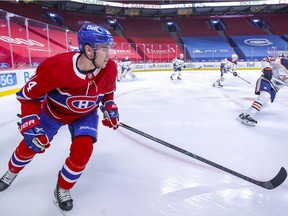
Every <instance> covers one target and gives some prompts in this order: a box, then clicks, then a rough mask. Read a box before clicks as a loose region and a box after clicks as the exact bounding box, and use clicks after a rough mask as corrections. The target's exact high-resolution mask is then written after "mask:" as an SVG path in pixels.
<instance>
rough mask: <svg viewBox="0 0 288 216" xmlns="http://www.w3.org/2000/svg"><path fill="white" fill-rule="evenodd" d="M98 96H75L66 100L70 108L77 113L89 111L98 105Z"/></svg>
mask: <svg viewBox="0 0 288 216" xmlns="http://www.w3.org/2000/svg"><path fill="white" fill-rule="evenodd" d="M97 99H98V96H94V97H93V96H74V97H69V98H67V100H66V104H67V106H68V108H69V109H70V110H72V111H73V112H76V113H87V112H89V111H91V110H93V109H95V107H96V106H97V103H96V101H97Z"/></svg>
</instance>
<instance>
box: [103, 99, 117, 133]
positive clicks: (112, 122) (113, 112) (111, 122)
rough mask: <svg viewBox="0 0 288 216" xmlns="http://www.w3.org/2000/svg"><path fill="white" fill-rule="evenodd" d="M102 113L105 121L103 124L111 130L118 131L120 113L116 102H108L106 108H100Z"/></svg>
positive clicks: (105, 104)
mask: <svg viewBox="0 0 288 216" xmlns="http://www.w3.org/2000/svg"><path fill="white" fill-rule="evenodd" d="M100 109H101V111H102V112H103V114H104V119H103V120H102V124H103V125H104V126H107V127H109V128H113V129H114V130H116V129H117V128H118V127H119V124H120V122H119V113H118V107H117V105H116V104H115V103H114V101H112V100H110V101H106V102H105V103H104V106H100Z"/></svg>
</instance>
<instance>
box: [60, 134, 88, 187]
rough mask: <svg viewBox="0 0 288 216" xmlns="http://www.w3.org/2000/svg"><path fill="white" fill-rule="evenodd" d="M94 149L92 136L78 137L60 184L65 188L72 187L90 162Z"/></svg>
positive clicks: (63, 169)
mask: <svg viewBox="0 0 288 216" xmlns="http://www.w3.org/2000/svg"><path fill="white" fill-rule="evenodd" d="M92 151H93V140H92V138H91V137H90V136H79V137H76V138H75V139H74V140H73V142H72V144H71V148H70V156H69V157H68V158H67V159H66V161H65V164H64V165H63V167H62V169H61V172H60V175H59V178H58V184H59V186H60V187H61V188H63V189H66V190H68V189H71V188H72V187H73V186H74V184H75V183H76V182H77V180H78V179H79V178H80V176H81V174H82V172H83V171H84V169H85V166H86V164H87V163H88V161H89V159H90V156H91V154H92Z"/></svg>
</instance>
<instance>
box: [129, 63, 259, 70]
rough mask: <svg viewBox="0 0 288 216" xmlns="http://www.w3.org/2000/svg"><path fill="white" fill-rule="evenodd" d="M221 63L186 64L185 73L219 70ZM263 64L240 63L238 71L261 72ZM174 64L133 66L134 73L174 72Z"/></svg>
mask: <svg viewBox="0 0 288 216" xmlns="http://www.w3.org/2000/svg"><path fill="white" fill-rule="evenodd" d="M220 64H221V63H220V62H186V63H185V66H186V68H183V70H184V71H189V70H191V71H193V70H198V69H201V70H219V68H220ZM260 69H261V62H238V70H260ZM172 70H173V64H172V63H146V64H144V63H142V64H133V65H132V71H133V72H149V71H172Z"/></svg>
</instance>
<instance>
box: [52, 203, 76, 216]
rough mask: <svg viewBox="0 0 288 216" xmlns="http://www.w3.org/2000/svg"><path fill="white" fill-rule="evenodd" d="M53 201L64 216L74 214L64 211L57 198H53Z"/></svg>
mask: <svg viewBox="0 0 288 216" xmlns="http://www.w3.org/2000/svg"><path fill="white" fill-rule="evenodd" d="M53 203H54V204H55V206H56V207H57V209H58V210H59V211H60V213H61V214H62V215H63V216H72V213H71V212H70V211H69V212H67V211H63V210H62V209H60V207H59V205H58V201H57V200H56V199H54V200H53Z"/></svg>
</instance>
